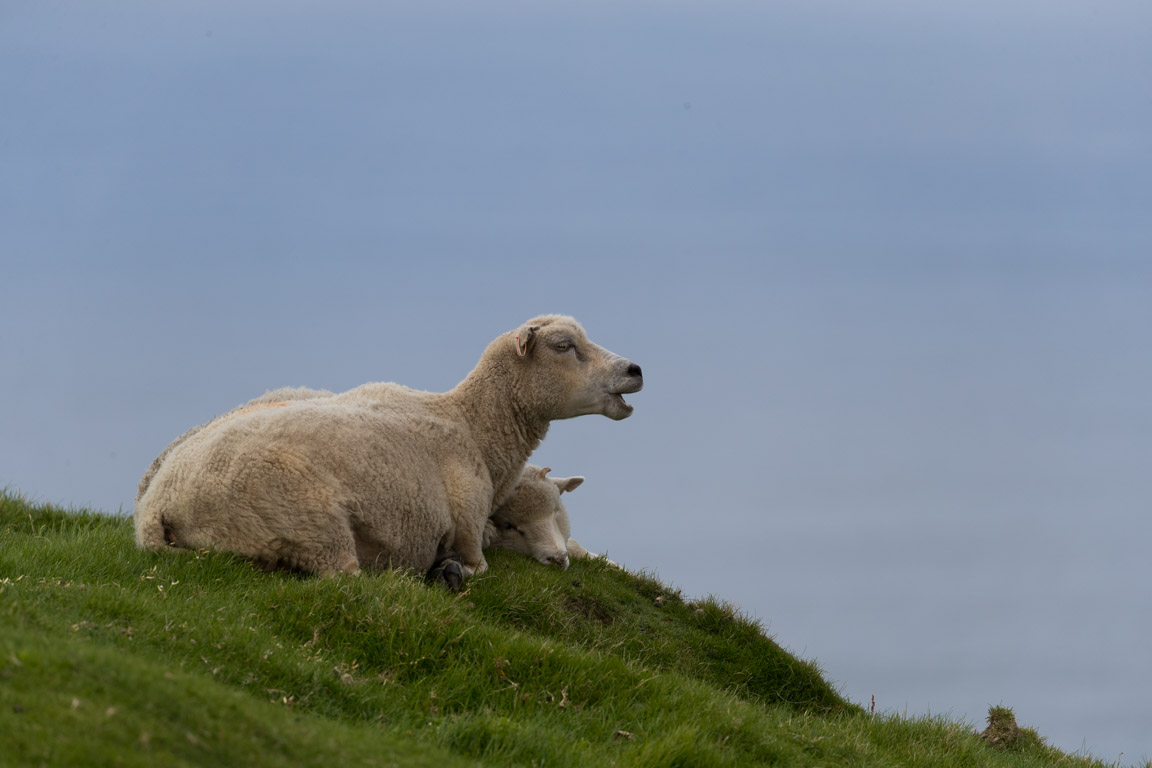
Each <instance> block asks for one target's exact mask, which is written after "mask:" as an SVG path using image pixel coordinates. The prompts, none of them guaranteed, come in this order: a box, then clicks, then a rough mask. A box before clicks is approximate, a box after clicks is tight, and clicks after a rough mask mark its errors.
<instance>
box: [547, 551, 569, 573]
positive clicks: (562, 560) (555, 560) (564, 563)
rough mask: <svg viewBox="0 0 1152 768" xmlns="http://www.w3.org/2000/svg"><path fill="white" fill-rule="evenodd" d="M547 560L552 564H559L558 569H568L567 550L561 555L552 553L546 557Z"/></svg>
mask: <svg viewBox="0 0 1152 768" xmlns="http://www.w3.org/2000/svg"><path fill="white" fill-rule="evenodd" d="M548 560H549V561H550V562H551V563H552V564H554V565H558V566H560V570H562V571H566V570H568V553H567V552H565V553H564V554H562V555H554V556H552V557H550V558H548Z"/></svg>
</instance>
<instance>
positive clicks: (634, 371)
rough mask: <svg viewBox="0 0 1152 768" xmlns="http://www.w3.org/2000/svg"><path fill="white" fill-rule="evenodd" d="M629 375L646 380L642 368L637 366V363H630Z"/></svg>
mask: <svg viewBox="0 0 1152 768" xmlns="http://www.w3.org/2000/svg"><path fill="white" fill-rule="evenodd" d="M628 375H629V376H636V377H637V378H641V379H642V378H644V374H643V373H642V372H641V371H640V366H638V365H636V363H628Z"/></svg>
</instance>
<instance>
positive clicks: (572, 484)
mask: <svg viewBox="0 0 1152 768" xmlns="http://www.w3.org/2000/svg"><path fill="white" fill-rule="evenodd" d="M548 479H549V480H551V481H552V482H554V483H556V487H557V488H559V489H560V493H564V491H574V490H576V489H577V488H579V487H580V484H581V483H583V482H584V478H582V477H580V476H579V475H577V476H576V477H550V478H548Z"/></svg>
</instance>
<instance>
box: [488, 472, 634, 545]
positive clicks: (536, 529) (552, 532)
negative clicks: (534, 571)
mask: <svg viewBox="0 0 1152 768" xmlns="http://www.w3.org/2000/svg"><path fill="white" fill-rule="evenodd" d="M551 471H552V470H551V468H549V467H545V468H543V469H541V468H540V467H537V466H535V465H533V464H525V465H524V471H523V472H522V473H521V475H520V481H519V482H518V483H517V484H516V488H515V490H514V491H513V492H512V495H511V496H510V497H509V498H508V499H507V500H506V501H505V502H504V503H503V504H501V505H500V506H498V507H497V508H496V509H495V510H494V511H493V512H492V516H491V517H490V518H489V519H488V523H487V526H486V527H485V529H484V547H485V548H487V547H499V548H503V549H511V550H515V551H517V552H520V553H521V554H524V555H527V556H528V557H533V558H535V559H537V560H539V561H540V562H542V563H544V564H545V565H549V564H556V565H560V566H561V567H562V568H567V567H568V562H569V560H584V559H589V558H600V559H603V560H605V561H606V562H608V563H609V564H611V565H616V564H615V563H613V562H612V561H611V560H608V559H607V558H605V557H604V556H603V555H597V554H595V553H593V552H589V551H588V550H587V549H585V548H584V547H582V546H581V545H580V543H579V542H577V541H576V540H575V539H573V538H570V537H571V535H572V524H571V521H570V519H569V517H568V510H567V508H566V507H565V506H564V502H562V501H561V500H560V495H561V494H563V493H564V492H565V491H568V492H571V491H574V490H576V489H577V488H579V487H580V486H581V485H582V484H583V483H584V478H583V477H580V476H576V477H548V473H549V472H551Z"/></svg>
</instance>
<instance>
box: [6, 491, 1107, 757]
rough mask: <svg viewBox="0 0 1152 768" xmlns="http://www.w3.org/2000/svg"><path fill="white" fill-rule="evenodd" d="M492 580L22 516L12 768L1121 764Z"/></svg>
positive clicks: (640, 581) (9, 664)
mask: <svg viewBox="0 0 1152 768" xmlns="http://www.w3.org/2000/svg"><path fill="white" fill-rule="evenodd" d="M490 564H491V570H490V571H489V572H488V573H486V574H484V575H483V576H481V577H478V578H475V579H472V580H471V581H469V582H467V583H466V588H465V589H464V591H463V592H461V593H459V594H451V593H448V592H446V591H444V590H442V589H439V588H436V587H431V586H429V585H427V584H425V583H424V582H423V581H422V580H421V579H419V578H416V577H413V576H411V575H408V574H404V573H397V572H388V573H381V574H372V575H364V576H361V577H341V578H334V579H325V580H321V579H315V578H309V577H302V576H300V575H293V574H286V573H279V572H265V571H263V570H260V569H258V568H255V567H253V566H252V565H251V564H249V563H248V562H246V561H244V560H242V559H240V558H236V557H233V556H231V555H229V554H227V553H213V552H182V551H171V552H163V553H150V552H144V551H141V550H139V549H137V548H136V547H135V545H134V543H133V533H132V523H131V521H130V520H128V519H125V518H119V517H110V516H105V515H100V514H94V513H91V512H86V511H63V510H58V509H55V508H52V507H49V506H44V505H34V504H29V503H28V502H27V501H25V500H24V499H21V498H20V497H18V496H15V495H12V494H7V493H5V494H0V733H3V734H4V737H5V739H4V741H5V749H4V750H2V751H0V765H62V764H68V765H85V764H91V765H114V764H123V765H244V766H250V765H256V766H259V765H286V764H299V765H321V764H324V765H331V764H335V763H336V762H337V761H339V763H340V764H342V765H357V764H364V765H388V764H397V765H405V766H409V765H414V766H420V765H431V764H433V763H436V764H438V765H447V766H455V765H494V766H495V765H499V766H504V765H524V766H531V765H542V766H588V765H617V766H653V767H654V766H675V765H684V766H705V767H706V766H746V765H789V766H792V765H796V766H805V765H822V766H849V765H851V766H855V765H908V766H932V767H933V768H937V767H943V768H948V767H949V766H1053V765H1061V766H1065V765H1084V766H1099V765H1102V764H1101V763H1097V762H1094V761H1092V760H1088V759H1084V758H1077V757H1072V756H1069V755H1065V754H1062V753H1059V752H1057V751H1056V750H1053V749H1051V748H1048V747H1047V746H1045V745H1043V743H1042V740H1039V742H1040V743H1039V744H1032V745H1031V746H1029V747H1025V748H1020V749H1009V750H1002V749H998V748H996V747H994V746H992V745H990V744H989V743H988V741H987V740H986V739H983V738H981V737H980V736H979V735H978V734H977V733H976V729H975V728H973V727H971V726H969V725H967V724H964V723H957V722H950V721H947V720H942V719H936V718H899V717H890V716H886V715H869V714H867V713H865V712H864V711H863V710H862V709H861V708H860V707H858V706H856V705H855V704H852V703H851V702H848V701H845V700H844V699H843V698H842V697H841V696H840V695H839V694H838V693H837V692H836V690H835V689H834V688H833V687H832V686H830V685H829V684H828V682H827V681H826V680H825V679H824V678H823V676H822V675H821V673H820V670H819V668H818V667H817V666H816V664H815V663H814V662H811V661H805V660H801V659H797V658H795V657H794V656H792V655H791V654H789V653H787V652H786V651H785V650H784V649H782V648H780V647H779V646H778V645H777V644H776V643H775V642H774V641H773V640H772V639H771V638H770V637H767V636H766V635H765V634H764V632H763V630H762V628H761V627H760V626H759V624H757V623H756V622H754V621H752V620H750V619H748V618H747V617H744V616H742V615H741V614H740V613H739V612H738V611H736V610H735V609H734V608H733V607H732V606H730V605H728V604H726V603H724V602H723V601H721V600H717V599H714V598H707V599H704V600H685V599H683V597H682V596H681V594H680V593H679V592H677V591H675V590H672V589H669V588H668V587H667V586H665V585H663V584H661V583H660V582H659V581H658V580H656V579H654V578H651V577H648V576H643V575H634V574H630V573H627V572H624V571H621V570H619V569H616V568H612V567H611V566H609V565H607V564H605V563H602V562H599V561H581V562H577V563H574V564H573V566H572V567H571V568H570V569H569V570H567V571H559V570H556V569H551V568H545V567H543V566H541V565H539V564H538V563H535V562H533V561H530V560H527V559H525V558H522V557H519V556H517V555H515V554H513V553H510V552H493V553H491V557H490ZM1023 730H1026V729H1023Z"/></svg>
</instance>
